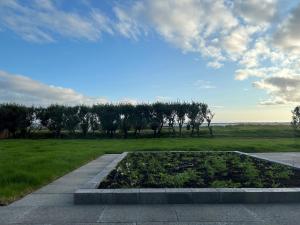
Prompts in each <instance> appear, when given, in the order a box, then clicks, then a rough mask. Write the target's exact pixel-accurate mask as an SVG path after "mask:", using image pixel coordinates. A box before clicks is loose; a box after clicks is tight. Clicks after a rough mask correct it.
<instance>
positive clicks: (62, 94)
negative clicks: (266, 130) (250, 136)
mask: <svg viewBox="0 0 300 225" xmlns="http://www.w3.org/2000/svg"><path fill="white" fill-rule="evenodd" d="M177 100H181V101H184V100H185V101H191V100H195V101H203V102H206V103H208V104H209V106H210V107H211V108H212V110H213V111H215V112H216V121H289V120H290V117H291V113H290V111H291V109H292V108H293V107H294V106H295V105H298V104H300V0H247V1H246V0H214V1H211V0H101V1H97V0H74V1H72V4H70V1H68V0H19V1H18V0H0V102H17V103H22V104H26V105H31V104H35V105H48V104H51V103H60V104H71V105H72V104H81V103H84V104H93V103H104V102H132V103H136V102H154V101H177Z"/></svg>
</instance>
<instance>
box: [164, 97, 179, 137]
mask: <svg viewBox="0 0 300 225" xmlns="http://www.w3.org/2000/svg"><path fill="white" fill-rule="evenodd" d="M164 114H165V117H166V121H167V123H168V128H169V134H170V133H171V130H172V133H173V134H175V128H174V124H175V116H176V104H174V103H166V104H165V109H164Z"/></svg>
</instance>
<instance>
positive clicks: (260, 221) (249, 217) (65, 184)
mask: <svg viewBox="0 0 300 225" xmlns="http://www.w3.org/2000/svg"><path fill="white" fill-rule="evenodd" d="M259 154H261V153H259ZM259 154H256V155H259ZM262 154H263V156H264V157H268V154H270V155H269V156H270V158H272V159H274V157H276V160H282V161H284V162H288V161H289V160H292V163H294V164H295V163H298V164H299V165H300V153H262ZM274 154H275V155H274ZM280 154H281V155H280ZM116 157H117V155H113V154H109V155H104V156H102V157H100V158H98V159H96V160H94V161H92V162H90V163H88V164H86V165H84V166H83V167H81V168H79V169H76V170H74V171H73V172H71V173H69V174H67V175H65V176H63V177H61V178H59V179H58V180H56V181H54V182H53V183H51V184H49V185H46V186H45V187H43V188H41V189H40V190H37V191H36V192H34V193H32V194H29V195H27V196H26V197H24V198H23V199H21V200H19V201H16V202H14V203H12V204H11V205H9V206H5V207H0V224H1V225H6V224H24V225H33V224H44V225H46V224H47V225H50V224H51V225H52V224H55V225H71V224H72V225H83V224H84V225H96V224H98V225H99V224H100V225H101V224H102V225H103V224H105V225H106V224H107V225H117V224H118V225H127V224H128V225H166V224H171V225H279V224H283V225H298V224H300V204H198V205H197V204H196V205H195V204H193V205H74V204H73V192H74V191H75V190H76V189H78V188H79V187H81V186H82V185H84V184H85V183H86V182H87V181H88V180H89V179H91V178H92V177H93V176H95V175H96V174H97V173H98V172H99V171H100V170H101V169H103V168H104V167H105V166H106V165H107V164H109V163H110V162H111V161H112V160H114V159H115V158H116Z"/></svg>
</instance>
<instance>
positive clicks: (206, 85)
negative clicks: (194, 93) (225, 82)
mask: <svg viewBox="0 0 300 225" xmlns="http://www.w3.org/2000/svg"><path fill="white" fill-rule="evenodd" d="M194 86H196V87H197V88H199V89H214V88H216V86H214V85H212V84H211V82H210V81H206V80H197V81H196V82H195V83H194Z"/></svg>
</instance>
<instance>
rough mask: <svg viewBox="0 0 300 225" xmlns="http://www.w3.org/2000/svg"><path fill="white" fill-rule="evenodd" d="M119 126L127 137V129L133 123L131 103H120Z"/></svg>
mask: <svg viewBox="0 0 300 225" xmlns="http://www.w3.org/2000/svg"><path fill="white" fill-rule="evenodd" d="M119 113H120V128H121V130H122V132H123V134H124V138H127V136H128V131H129V130H130V128H131V127H132V124H133V114H134V106H133V105H131V104H120V105H119Z"/></svg>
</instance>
